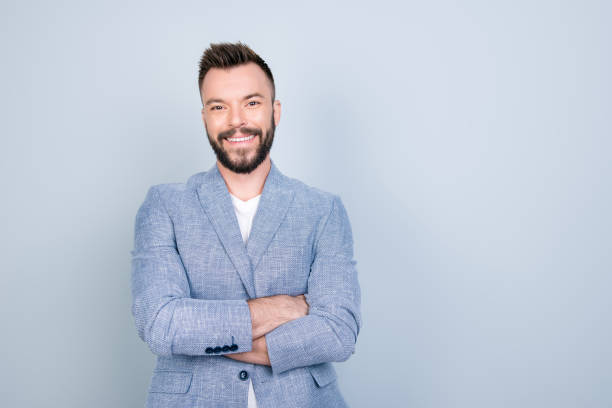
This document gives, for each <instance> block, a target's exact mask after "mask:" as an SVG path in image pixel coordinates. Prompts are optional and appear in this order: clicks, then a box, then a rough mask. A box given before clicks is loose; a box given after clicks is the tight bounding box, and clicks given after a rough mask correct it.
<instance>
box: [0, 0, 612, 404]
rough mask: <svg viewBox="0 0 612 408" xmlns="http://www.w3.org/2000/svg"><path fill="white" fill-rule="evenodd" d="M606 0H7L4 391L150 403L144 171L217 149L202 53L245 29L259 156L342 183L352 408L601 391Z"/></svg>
mask: <svg viewBox="0 0 612 408" xmlns="http://www.w3.org/2000/svg"><path fill="white" fill-rule="evenodd" d="M611 18H612V7H611V6H610V3H609V2H605V1H573V2H571V1H484V0H483V1H463V2H455V1H431V2H422V1H418V2H417V1H405V2H391V1H382V0H381V1H375V2H355V1H353V2H332V1H308V2H299V3H297V2H295V3H294V4H291V2H281V1H277V2H268V1H258V2H234V1H219V2H209V1H177V2H168V1H134V2H130V1H128V2H125V1H104V2H101V1H95V2H94V1H54V2H46V1H6V0H4V1H2V3H1V4H0V32H1V34H2V35H1V36H0V44H1V56H0V58H1V64H0V83H1V88H0V90H1V92H0V109H1V110H0V112H1V115H2V118H1V121H0V134H1V140H2V142H1V149H0V160H1V163H0V166H1V175H0V177H1V183H2V184H1V191H2V196H1V200H0V213H1V214H2V220H1V223H2V229H1V231H2V232H1V234H0V240H1V241H0V248H1V251H2V253H1V256H0V267H1V273H2V275H1V276H2V277H1V282H0V283H1V286H0V288H1V289H2V296H1V302H2V303H1V307H0V322H1V327H2V331H1V335H0V353H1V354H0V359H1V360H0V366H1V367H2V369H1V370H0V406H2V407H51V406H54V407H88V408H97V407H138V406H143V404H144V400H145V397H146V392H147V387H148V385H149V381H150V377H151V373H152V369H153V365H154V356H153V354H151V352H150V351H149V349H148V348H147V346H146V345H145V343H143V342H142V341H141V340H140V339H139V338H138V336H137V334H136V329H135V327H134V323H133V320H132V316H131V311H130V306H131V298H130V251H131V250H132V249H133V247H132V245H133V233H134V230H133V229H134V218H135V215H136V210H137V208H138V207H139V205H140V204H141V203H142V201H143V200H144V197H145V194H146V191H147V189H148V188H149V186H151V185H153V184H159V183H167V182H184V181H186V180H187V178H188V177H189V176H190V175H192V174H194V173H196V172H200V171H203V170H207V169H209V168H210V167H211V166H212V165H213V164H214V154H213V152H212V150H211V148H210V146H209V145H208V142H207V141H206V135H205V133H204V128H203V125H202V123H201V119H200V113H199V112H200V108H201V105H200V100H199V95H198V89H197V64H198V60H199V58H200V55H201V53H202V51H203V50H204V49H205V48H206V47H207V46H208V45H209V44H210V43H211V42H220V41H243V42H245V43H246V44H248V45H250V46H251V47H252V48H253V49H254V50H255V51H256V52H258V53H259V54H260V55H261V56H262V57H263V58H264V59H265V60H266V61H267V62H268V63H269V65H270V67H271V69H272V71H273V73H274V75H275V78H276V86H277V97H278V99H280V100H281V102H282V103H283V114H282V119H281V122H280V125H279V127H278V128H277V133H276V139H275V143H274V147H273V149H272V159H273V160H274V161H275V163H276V164H277V165H278V167H279V169H280V170H281V171H282V172H283V173H284V174H286V175H288V176H291V177H295V178H298V179H300V180H302V181H304V182H306V183H307V184H310V185H313V186H316V187H318V188H321V189H323V190H326V191H330V192H333V193H335V194H339V195H340V196H341V198H342V200H343V202H344V204H345V206H346V208H347V211H348V213H349V217H350V219H351V223H352V228H353V235H354V241H355V259H356V260H357V267H358V271H359V279H360V282H361V287H362V293H363V304H362V311H363V322H364V324H363V328H362V331H361V334H360V336H359V339H358V342H357V346H356V354H354V355H353V356H352V358H350V359H349V360H348V361H347V362H344V363H339V364H336V369H337V371H338V373H339V380H338V381H339V386H340V388H341V390H342V392H343V394H344V396H345V398H346V400H347V401H348V402H349V404H350V406H351V407H355V408H360V407H372V406H376V407H415V408H417V407H418V408H425V407H431V408H444V407H466V408H479V407H483V408H485V407H486V408H491V407H512V408H514V407H521V408H525V407H534V408H535V407H537V408H541V407H555V408H560V407H580V408H582V407H610V406H612V368H611V367H612V351H611V347H610V344H612V328H611V323H612V321H611V318H610V312H611V306H612V301H611V298H610V288H611V287H612V276H611V274H612V238H611V229H612V217H611V215H610V208H611V207H612V192H611V187H612V181H611V178H612V169H611V162H612V160H611V159H612V142H611V137H612V125H611V116H612V109H611V108H612V86H611V75H610V72H612V64H611V62H612V58H611V52H612V46H611V41H610V39H611V38H612V29H611V25H610V21H611Z"/></svg>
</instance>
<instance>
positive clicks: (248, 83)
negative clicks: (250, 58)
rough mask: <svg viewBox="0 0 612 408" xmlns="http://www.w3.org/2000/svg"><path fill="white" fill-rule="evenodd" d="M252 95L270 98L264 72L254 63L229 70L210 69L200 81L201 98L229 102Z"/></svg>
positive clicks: (270, 92) (268, 81)
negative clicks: (256, 94) (258, 94)
mask: <svg viewBox="0 0 612 408" xmlns="http://www.w3.org/2000/svg"><path fill="white" fill-rule="evenodd" d="M252 93H260V94H262V95H266V96H268V97H269V98H271V97H272V86H271V83H270V80H269V79H268V77H267V76H266V74H265V72H264V71H263V70H262V69H261V68H260V67H259V66H258V65H257V64H255V63H254V62H249V63H247V64H244V65H238V66H236V67H231V68H226V69H222V68H211V69H210V70H209V71H208V72H207V73H206V75H205V76H204V80H203V81H202V98H203V99H204V100H207V99H210V98H220V99H223V100H229V99H234V98H242V97H244V96H245V95H248V94H252Z"/></svg>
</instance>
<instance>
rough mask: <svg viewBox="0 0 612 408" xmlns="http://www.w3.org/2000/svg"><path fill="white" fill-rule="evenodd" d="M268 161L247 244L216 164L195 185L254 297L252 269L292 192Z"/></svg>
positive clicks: (238, 270) (205, 208)
mask: <svg viewBox="0 0 612 408" xmlns="http://www.w3.org/2000/svg"><path fill="white" fill-rule="evenodd" d="M270 162H271V166H270V171H269V173H268V176H267V177H266V181H265V182H264V188H263V191H262V193H261V198H260V199H259V204H258V206H257V212H256V213H255V217H254V219H253V226H252V227H251V232H250V234H249V238H248V241H247V245H245V244H244V242H243V241H242V234H241V233H240V226H239V225H238V219H237V218H236V214H235V212H234V206H233V204H232V200H231V197H230V194H229V191H228V189H227V186H226V184H225V180H224V179H223V176H222V175H221V173H220V172H219V168H218V167H217V164H216V163H215V164H214V165H213V167H211V168H210V170H208V171H207V172H206V173H205V174H204V175H203V178H202V183H201V184H200V185H199V186H197V188H196V191H197V194H198V198H199V200H200V203H201V205H202V207H203V209H204V211H205V212H206V215H207V216H208V218H209V219H210V222H211V224H212V225H213V227H214V229H215V232H216V233H217V236H218V237H219V240H220V241H221V244H222V245H223V247H224V249H225V251H226V252H227V254H228V256H229V258H230V260H231V261H232V264H233V265H234V267H235V268H236V271H237V272H238V274H239V276H240V279H241V280H242V283H243V285H244V287H245V289H246V291H247V293H248V294H249V296H250V297H251V298H255V297H257V293H256V291H255V283H254V280H253V271H255V269H256V268H257V265H258V264H259V261H260V259H261V257H262V256H263V254H264V252H265V251H266V249H267V248H268V245H269V244H270V241H272V238H273V237H274V234H275V233H276V231H277V230H278V227H279V226H280V224H281V222H282V221H283V219H284V218H285V215H286V214H287V210H288V209H289V205H290V204H291V202H292V201H293V195H294V191H293V188H292V183H291V182H290V179H289V178H288V177H286V176H285V175H283V174H282V173H281V172H280V171H279V170H278V169H277V168H276V165H275V164H274V162H273V161H272V160H270Z"/></svg>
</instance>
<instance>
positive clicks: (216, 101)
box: [204, 92, 264, 106]
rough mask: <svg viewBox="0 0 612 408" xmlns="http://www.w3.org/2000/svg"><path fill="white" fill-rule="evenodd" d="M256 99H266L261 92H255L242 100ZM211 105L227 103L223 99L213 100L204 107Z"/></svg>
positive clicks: (208, 101)
mask: <svg viewBox="0 0 612 408" xmlns="http://www.w3.org/2000/svg"><path fill="white" fill-rule="evenodd" d="M255 97H259V98H262V99H263V98H264V96H263V95H262V94H260V93H259V92H254V93H252V94H248V95H247V96H245V97H244V98H242V100H243V101H245V100H247V99H251V98H255ZM211 103H225V101H224V100H223V99H219V98H213V99H209V100H207V101H206V103H205V104H204V106H208V105H210V104H211Z"/></svg>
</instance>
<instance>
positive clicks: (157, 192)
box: [146, 171, 206, 204]
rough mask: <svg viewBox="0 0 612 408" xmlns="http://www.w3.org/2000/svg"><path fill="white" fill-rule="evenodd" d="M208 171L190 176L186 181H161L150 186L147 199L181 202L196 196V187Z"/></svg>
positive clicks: (165, 202) (168, 202) (164, 202)
mask: <svg viewBox="0 0 612 408" xmlns="http://www.w3.org/2000/svg"><path fill="white" fill-rule="evenodd" d="M205 174H206V172H205V171H204V172H200V173H196V174H194V175H192V176H190V177H189V178H188V179H187V181H186V182H184V183H159V184H154V185H152V186H151V187H149V190H148V192H147V196H146V200H158V201H160V202H161V203H163V204H170V203H181V202H184V200H185V199H190V198H193V197H195V196H196V192H195V190H196V188H197V186H198V185H199V184H200V183H201V180H202V178H203V177H204V175H205Z"/></svg>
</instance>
